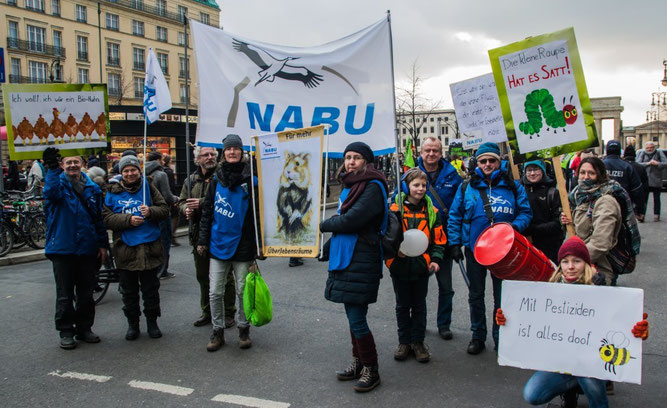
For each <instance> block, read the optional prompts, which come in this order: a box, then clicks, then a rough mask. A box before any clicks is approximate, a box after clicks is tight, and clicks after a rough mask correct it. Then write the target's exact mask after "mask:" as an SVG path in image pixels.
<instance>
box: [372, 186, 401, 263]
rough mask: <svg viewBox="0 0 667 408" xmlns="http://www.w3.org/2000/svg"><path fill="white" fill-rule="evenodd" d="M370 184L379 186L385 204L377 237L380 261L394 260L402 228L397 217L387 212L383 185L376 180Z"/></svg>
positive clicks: (387, 207)
mask: <svg viewBox="0 0 667 408" xmlns="http://www.w3.org/2000/svg"><path fill="white" fill-rule="evenodd" d="M371 183H376V184H377V185H379V186H380V190H382V197H383V198H384V203H385V206H384V218H383V220H382V224H381V226H380V232H379V235H380V241H381V242H382V248H381V251H382V259H383V260H385V261H386V260H387V259H391V258H395V257H396V256H397V255H398V247H399V246H400V245H401V241H402V240H403V228H402V226H401V222H400V220H399V219H398V216H397V215H396V214H395V213H393V212H392V211H389V206H388V205H387V191H386V190H385V188H384V185H382V183H380V182H379V181H377V180H372V181H371Z"/></svg>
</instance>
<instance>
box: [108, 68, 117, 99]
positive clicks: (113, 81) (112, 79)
mask: <svg viewBox="0 0 667 408" xmlns="http://www.w3.org/2000/svg"><path fill="white" fill-rule="evenodd" d="M107 92H108V93H109V95H111V96H120V74H113V73H109V74H107Z"/></svg>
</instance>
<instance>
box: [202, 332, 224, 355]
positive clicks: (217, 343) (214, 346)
mask: <svg viewBox="0 0 667 408" xmlns="http://www.w3.org/2000/svg"><path fill="white" fill-rule="evenodd" d="M223 344H225V332H224V329H213V333H211V338H210V340H209V341H208V344H207V345H206V351H218V350H220V347H222V345H223Z"/></svg>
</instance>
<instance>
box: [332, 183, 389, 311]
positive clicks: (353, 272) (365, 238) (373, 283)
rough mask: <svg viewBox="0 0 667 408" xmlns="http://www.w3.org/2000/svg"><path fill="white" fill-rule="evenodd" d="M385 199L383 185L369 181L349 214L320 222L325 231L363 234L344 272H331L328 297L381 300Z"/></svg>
mask: <svg viewBox="0 0 667 408" xmlns="http://www.w3.org/2000/svg"><path fill="white" fill-rule="evenodd" d="M383 201H384V197H383V194H382V190H381V189H380V186H378V185H377V184H376V183H370V182H369V183H368V184H367V185H366V188H365V189H364V192H363V193H362V194H361V195H360V196H359V198H358V199H357V201H356V202H355V203H354V204H353V205H352V207H350V209H348V210H347V212H345V214H342V215H338V216H333V217H331V218H329V219H327V220H325V221H323V222H322V223H321V224H320V231H322V232H333V233H348V234H352V233H357V234H359V238H358V240H357V243H356V245H355V247H354V254H353V255H352V260H351V261H350V264H349V265H348V267H347V268H345V269H344V270H341V271H329V277H328V278H327V284H326V289H325V292H324V297H325V298H326V299H327V300H330V301H332V302H336V303H352V304H362V305H363V304H369V303H375V302H376V301H377V295H378V288H379V287H380V279H381V278H382V255H381V252H380V236H379V234H378V232H379V231H380V226H381V224H382V219H383V216H384V207H385V203H384V202H383ZM332 255H333V254H332Z"/></svg>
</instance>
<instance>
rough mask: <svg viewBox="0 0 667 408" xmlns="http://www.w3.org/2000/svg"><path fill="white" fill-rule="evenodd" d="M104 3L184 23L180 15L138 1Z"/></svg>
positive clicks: (123, 0) (110, 1) (104, 1)
mask: <svg viewBox="0 0 667 408" xmlns="http://www.w3.org/2000/svg"><path fill="white" fill-rule="evenodd" d="M102 2H103V3H113V4H117V5H119V6H122V7H126V8H128V9H132V10H139V11H142V12H144V13H148V14H151V15H154V16H158V17H162V18H166V19H167V20H172V21H173V22H175V23H180V24H182V23H183V18H184V16H183V15H181V14H179V13H174V12H172V11H169V10H165V9H164V8H159V7H155V6H154V5H150V4H146V3H145V2H143V1H137V0H102ZM204 24H207V25H210V26H212V27H218V25H216V24H211V22H210V21H209V22H206V23H204Z"/></svg>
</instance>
